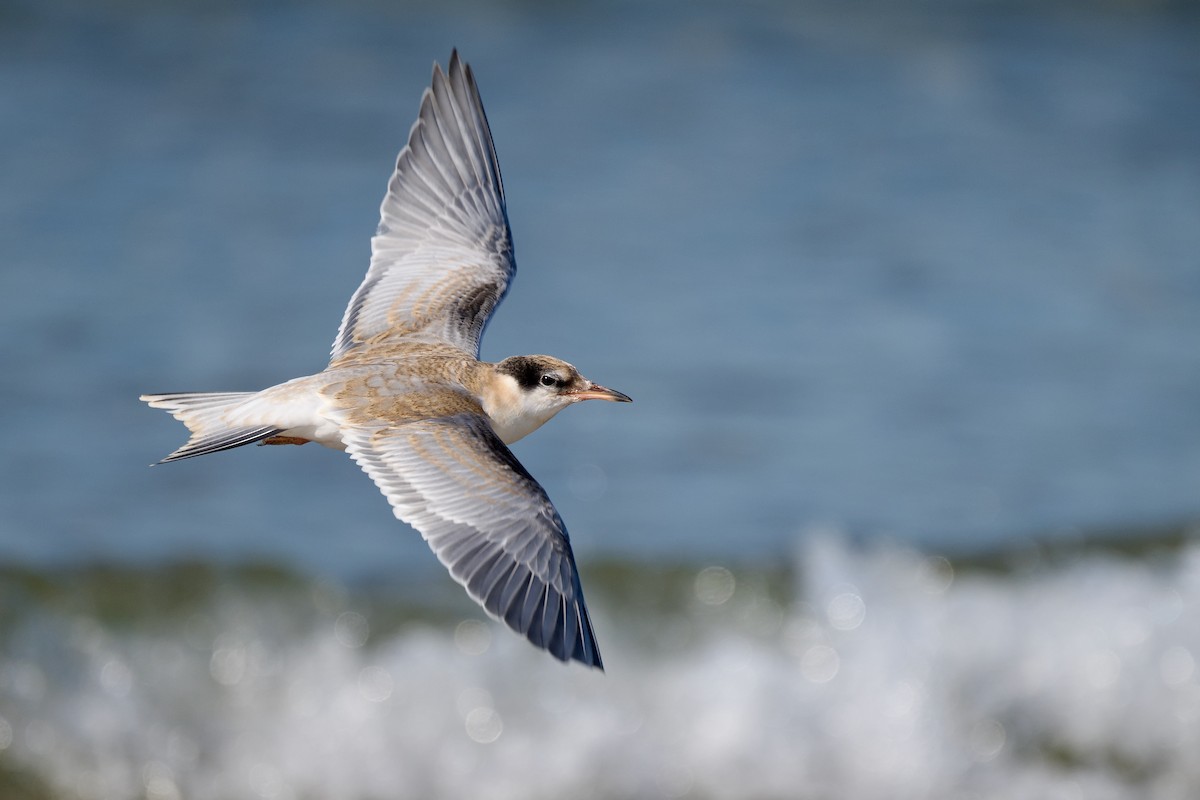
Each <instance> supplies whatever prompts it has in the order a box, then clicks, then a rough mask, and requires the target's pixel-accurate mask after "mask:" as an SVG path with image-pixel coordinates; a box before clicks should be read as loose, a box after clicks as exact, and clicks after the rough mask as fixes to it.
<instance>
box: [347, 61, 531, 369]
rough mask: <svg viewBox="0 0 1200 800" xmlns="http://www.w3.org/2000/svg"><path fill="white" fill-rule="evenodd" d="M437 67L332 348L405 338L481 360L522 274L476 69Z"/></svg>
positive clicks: (457, 64) (453, 65) (398, 161)
mask: <svg viewBox="0 0 1200 800" xmlns="http://www.w3.org/2000/svg"><path fill="white" fill-rule="evenodd" d="M448 73H449V74H448V75H447V74H446V73H443V72H442V68H441V67H440V66H438V65H437V64H434V65H433V80H432V84H431V86H430V87H429V88H428V89H426V90H425V94H424V95H423V96H422V97H421V112H420V114H419V115H418V117H417V121H416V122H415V123H413V126H412V130H411V131H409V134H408V144H407V145H406V146H405V148H404V149H403V150H402V151H400V155H399V157H398V158H397V159H396V171H395V173H393V174H392V179H391V180H390V181H389V182H388V190H387V194H386V195H385V196H384V198H383V205H382V207H381V208H380V213H379V216H380V219H379V229H378V230H377V232H376V234H375V236H374V238H372V239H371V267H370V269H369V270H367V276H366V278H365V279H364V280H363V282H362V285H361V286H359V287H358V290H357V291H356V292H355V293H354V296H353V297H352V298H350V305H349V306H347V307H346V313H345V315H344V316H343V317H342V326H341V328H340V329H338V335H337V338H336V339H335V340H334V342H333V352H332V357H333V358H337V357H338V356H339V355H341V354H342V353H344V352H345V351H346V350H348V349H350V348H352V347H354V346H355V345H356V344H358V343H359V342H363V341H366V340H368V339H374V338H376V337H386V336H392V335H396V336H409V337H413V338H419V339H426V340H430V341H435V342H446V343H448V344H452V345H455V346H456V347H459V348H461V349H462V350H464V351H466V352H468V353H470V354H471V355H473V356H476V357H478V355H479V339H480V337H481V336H482V335H483V329H484V326H486V325H487V321H488V318H489V317H491V314H492V311H494V310H495V308H496V306H497V305H499V303H500V301H501V300H502V299H503V298H504V294H505V292H507V291H508V285H509V282H510V281H511V280H512V277H513V274H514V273H515V272H516V262H515V261H514V260H513V247H512V235H511V233H510V231H509V228H508V213H507V212H506V210H505V207H504V185H503V183H502V182H501V180H500V167H499V164H498V163H497V162H496V150H495V148H494V146H493V145H492V133H491V130H490V129H489V128H488V122H487V117H486V116H485V115H484V113H483V104H482V103H481V102H480V99H479V89H478V87H477V86H476V85H475V77H474V75H472V73H471V68H470V67H468V66H467V65H466V64H464V63H463V62H462V61H461V60H460V59H459V57H458V51H455V52H454V53H452V54H451V56H450V67H449V70H448Z"/></svg>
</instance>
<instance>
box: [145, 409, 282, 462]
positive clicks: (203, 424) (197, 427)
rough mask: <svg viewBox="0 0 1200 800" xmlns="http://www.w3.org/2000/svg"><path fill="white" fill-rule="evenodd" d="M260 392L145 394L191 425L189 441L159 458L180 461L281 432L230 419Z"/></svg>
mask: <svg viewBox="0 0 1200 800" xmlns="http://www.w3.org/2000/svg"><path fill="white" fill-rule="evenodd" d="M255 394H256V392H181V393H176V394H144V395H142V396H141V398H140V399H141V400H143V401H144V402H146V403H148V404H149V405H150V407H151V408H161V409H163V410H164V411H166V412H168V413H170V415H171V416H172V417H174V418H175V419H177V420H179V421H180V422H182V423H183V424H184V425H187V427H188V430H189V431H191V434H192V436H191V438H190V439H188V441H187V444H185V445H184V446H183V447H180V448H179V449H178V450H176V451H175V452H174V453H171V455H169V456H167V457H166V458H164V459H163V460H162V461H159V462H158V463H159V464H165V463H167V462H168V461H179V460H180V459H183V458H195V457H196V456H203V455H207V454H208V453H215V452H217V451H218V450H229V449H230V448H233V447H241V446H242V445H244V444H252V443H254V442H258V441H262V440H263V439H266V438H267V437H268V436H273V435H275V434H277V433H279V432H280V431H281V430H283V429H282V428H273V427H271V426H269V425H268V426H260V427H254V426H250V427H246V426H239V425H237V424H236V423H235V422H231V421H230V417H231V416H232V415H231V414H230V413H229V412H231V411H233V410H234V409H236V408H237V406H239V405H240V404H241V403H242V401H244V400H246V399H247V398H249V397H253V396H254V395H255Z"/></svg>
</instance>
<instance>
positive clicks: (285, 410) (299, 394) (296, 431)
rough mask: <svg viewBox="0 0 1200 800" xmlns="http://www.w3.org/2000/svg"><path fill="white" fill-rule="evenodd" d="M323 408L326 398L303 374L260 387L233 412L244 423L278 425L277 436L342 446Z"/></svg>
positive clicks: (331, 421) (340, 435)
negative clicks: (259, 389)
mask: <svg viewBox="0 0 1200 800" xmlns="http://www.w3.org/2000/svg"><path fill="white" fill-rule="evenodd" d="M326 408H327V401H326V400H325V399H324V398H323V397H322V396H321V395H320V394H319V393H318V392H317V387H316V382H315V381H313V380H312V378H311V377H305V378H296V379H295V380H291V381H288V382H287V383H281V384H279V385H278V386H272V387H271V388H269V389H264V390H263V391H261V392H259V393H258V394H257V395H255V396H254V397H253V398H251V399H249V400H247V401H246V402H245V403H244V404H242V405H241V407H239V408H238V410H237V415H238V417H239V418H240V419H242V420H245V422H247V423H251V424H262V425H271V426H273V427H276V428H282V429H283V430H282V432H281V433H280V435H281V436H295V437H298V438H300V439H308V440H309V441H312V442H316V443H317V444H323V445H325V446H326V447H332V448H333V449H334V450H345V449H346V445H345V443H343V441H342V431H341V428H339V427H338V425H337V423H336V422H334V421H333V420H331V419H330V418H329V417H328V416H326V414H325V411H326Z"/></svg>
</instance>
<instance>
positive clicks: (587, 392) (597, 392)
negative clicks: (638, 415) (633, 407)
mask: <svg viewBox="0 0 1200 800" xmlns="http://www.w3.org/2000/svg"><path fill="white" fill-rule="evenodd" d="M571 396H572V397H573V398H575V399H576V400H608V401H610V402H613V403H632V402H633V398H632V397H630V396H629V395H627V394H621V393H620V392H618V391H617V390H615V389H606V388H604V387H603V386H601V385H600V384H598V383H593V384H590V385H589V386H588V388H586V389H581V390H579V391H577V392H571Z"/></svg>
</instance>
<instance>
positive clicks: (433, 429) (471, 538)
mask: <svg viewBox="0 0 1200 800" xmlns="http://www.w3.org/2000/svg"><path fill="white" fill-rule="evenodd" d="M342 435H343V438H344V440H345V442H346V449H347V451H348V452H349V453H350V456H351V457H352V458H353V459H354V460H355V461H356V462H358V464H359V466H361V467H362V468H363V469H364V470H365V471H366V473H367V474H368V475H370V476H371V480H373V481H375V484H376V485H377V486H378V487H379V489H380V490H381V491H382V492H383V494H384V496H386V497H387V499H388V502H390V503H391V504H392V508H393V510H394V511H395V513H396V516H397V517H399V518H400V519H402V520H403V521H405V522H407V523H408V524H410V525H412V526H413V527H414V528H416V529H417V530H418V531H420V532H421V535H422V536H424V537H425V540H426V541H427V542H429V546H430V547H432V548H433V551H434V553H436V554H437V557H438V558H439V559H441V561H442V563H443V564H445V565H446V566H447V567H448V568H449V569H450V574H451V575H453V576H454V578H455V580H457V581H458V582H459V583H461V584H462V585H463V586H465V587H466V589H467V593H468V594H470V595H471V597H472V598H474V599H475V600H476V602H478V603H479V604H480V605H482V606H483V607H484V608H485V609H486V610H487V611H488V613H490V614H491V615H493V616H494V617H496V618H497V619H500V620H503V621H504V622H505V623H507V624H508V626H509V627H510V628H512V629H513V630H515V631H516V632H517V633H520V634H521V635H523V636H525V637H526V638H528V639H529V641H531V642H532V643H533V644H534V645H536V646H538V647H540V648H543V649H545V650H547V651H549V652H550V654H551V655H553V656H554V657H555V658H558V659H559V660H561V661H567V660H569V659H575V660H576V661H581V662H583V663H584V664H587V665H589V666H593V667H597V668H599V669H603V665H602V663H601V661H600V652H599V651H598V650H597V649H596V637H595V634H594V633H593V632H592V623H591V619H590V618H589V617H588V612H587V607H586V605H585V604H584V601H583V589H582V587H581V586H580V584H579V573H578V572H577V571H576V569H575V557H574V555H573V554H572V553H571V544H570V542H569V541H568V539H567V530H566V528H565V527H564V525H563V521H562V519H561V518H560V517H559V516H558V512H557V511H556V510H555V509H554V506H553V505H552V504H551V503H550V498H549V497H547V496H546V492H545V491H544V490H543V489H542V487H541V486H539V485H538V482H537V481H535V480H534V479H533V478H532V477H531V476H530V474H529V473H528V472H526V471H525V468H524V467H523V466H521V463H520V462H519V461H517V459H516V457H515V456H514V455H513V454H512V453H511V452H510V451H509V449H508V448H507V447H505V446H504V443H503V442H501V441H500V439H499V438H498V437H497V436H496V434H495V433H493V431H492V428H491V425H489V424H488V422H487V420H486V418H484V417H483V416H482V415H480V414H473V413H462V414H458V415H455V416H451V417H442V418H439V419H424V420H417V421H413V422H402V423H399V424H395V425H381V426H379V427H372V426H369V425H366V426H355V425H349V424H343V426H342Z"/></svg>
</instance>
